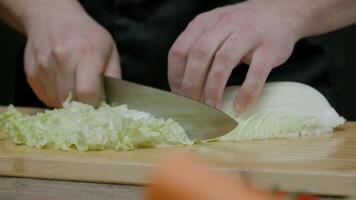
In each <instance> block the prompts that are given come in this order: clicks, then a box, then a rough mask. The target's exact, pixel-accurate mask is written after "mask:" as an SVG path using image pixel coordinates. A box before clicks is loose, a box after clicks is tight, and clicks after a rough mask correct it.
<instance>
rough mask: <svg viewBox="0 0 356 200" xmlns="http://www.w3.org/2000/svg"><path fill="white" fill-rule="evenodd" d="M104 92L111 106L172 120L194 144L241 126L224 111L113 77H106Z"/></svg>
mask: <svg viewBox="0 0 356 200" xmlns="http://www.w3.org/2000/svg"><path fill="white" fill-rule="evenodd" d="M104 89H105V95H106V101H107V103H109V104H110V105H112V106H116V105H120V104H127V106H128V107H129V109H135V110H140V111H145V112H148V113H151V114H152V115H153V116H155V117H160V118H164V119H169V118H172V119H173V120H175V121H176V122H178V123H179V124H180V125H181V126H182V127H183V128H184V129H185V130H186V132H187V135H188V137H189V139H191V140H193V141H200V140H205V139H211V138H216V137H219V136H222V135H224V134H226V133H228V132H230V131H231V130H232V129H234V128H235V127H236V126H237V123H236V121H235V120H233V119H232V118H231V117H229V116H228V115H226V114H225V113H223V112H221V111H220V110H218V109H215V108H213V107H210V106H208V105H205V104H203V103H200V102H198V101H194V100H191V99H189V98H186V97H183V96H179V95H176V94H174V93H171V92H167V91H163V90H159V89H155V88H151V87H148V86H143V85H139V84H136V83H132V82H128V81H125V80H121V79H116V78H110V77H104Z"/></svg>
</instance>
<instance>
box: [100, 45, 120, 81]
mask: <svg viewBox="0 0 356 200" xmlns="http://www.w3.org/2000/svg"><path fill="white" fill-rule="evenodd" d="M104 75H105V76H110V77H114V78H122V75H121V66H120V57H119V53H118V52H117V48H116V45H114V46H113V49H112V51H111V56H110V58H109V61H108V63H107V65H106V68H105V72H104Z"/></svg>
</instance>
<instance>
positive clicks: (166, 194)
mask: <svg viewBox="0 0 356 200" xmlns="http://www.w3.org/2000/svg"><path fill="white" fill-rule="evenodd" d="M291 197H293V196H290V195H288V193H283V192H270V191H265V190H262V189H259V188H257V187H255V186H254V185H252V184H249V183H247V182H245V181H243V180H240V181H237V180H236V178H232V177H230V176H229V175H227V174H224V173H220V172H217V171H212V170H209V169H208V165H206V164H205V163H204V162H202V161H200V160H199V159H196V158H194V157H193V156H188V155H177V156H174V157H171V158H170V159H168V160H166V162H164V163H163V165H162V166H160V167H159V168H158V169H157V170H156V171H155V173H154V175H153V177H152V179H151V182H150V184H149V186H148V187H147V190H146V193H145V199H147V200H166V199H169V200H190V199H192V200H217V199H223V200H236V199H243V200H270V199H271V200H286V199H297V200H317V199H318V198H317V197H312V196H295V198H291Z"/></svg>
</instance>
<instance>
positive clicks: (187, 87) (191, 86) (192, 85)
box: [181, 80, 198, 92]
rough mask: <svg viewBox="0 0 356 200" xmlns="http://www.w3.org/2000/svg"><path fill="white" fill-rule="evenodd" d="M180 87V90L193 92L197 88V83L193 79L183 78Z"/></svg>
mask: <svg viewBox="0 0 356 200" xmlns="http://www.w3.org/2000/svg"><path fill="white" fill-rule="evenodd" d="M181 87H182V91H185V92H193V91H195V90H196V89H197V88H198V84H197V82H196V81H193V80H184V81H183V83H182V86H181Z"/></svg>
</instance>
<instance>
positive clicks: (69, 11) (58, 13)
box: [18, 0, 87, 35]
mask: <svg viewBox="0 0 356 200" xmlns="http://www.w3.org/2000/svg"><path fill="white" fill-rule="evenodd" d="M25 1H27V0H25ZM27 4H31V5H27V8H26V9H25V10H24V11H23V12H22V13H21V14H19V16H18V17H19V18H20V21H21V22H22V25H23V28H24V32H25V33H26V34H27V35H29V34H30V33H31V32H33V31H35V30H36V29H39V28H41V26H43V25H46V23H47V22H48V23H50V24H55V23H56V21H59V20H60V19H61V18H64V17H65V16H66V15H73V16H72V17H73V18H76V17H77V16H78V17H79V16H80V15H87V14H86V13H85V11H84V9H83V8H82V6H81V5H80V3H79V2H78V0H61V1H52V0H36V1H35V0H33V1H31V2H27ZM25 6H26V5H25Z"/></svg>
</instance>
